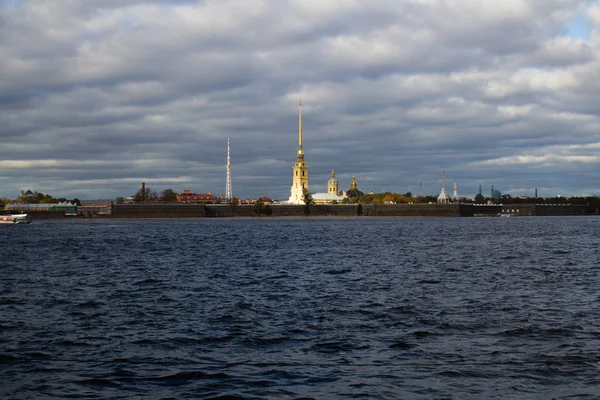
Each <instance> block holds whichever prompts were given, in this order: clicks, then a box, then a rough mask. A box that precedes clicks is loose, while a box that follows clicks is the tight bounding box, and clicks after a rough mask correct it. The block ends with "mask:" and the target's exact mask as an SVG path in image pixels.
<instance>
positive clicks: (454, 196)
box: [452, 182, 458, 201]
mask: <svg viewBox="0 0 600 400" xmlns="http://www.w3.org/2000/svg"><path fill="white" fill-rule="evenodd" d="M452 197H453V198H454V200H455V201H456V200H458V190H456V182H454V194H453V195H452Z"/></svg>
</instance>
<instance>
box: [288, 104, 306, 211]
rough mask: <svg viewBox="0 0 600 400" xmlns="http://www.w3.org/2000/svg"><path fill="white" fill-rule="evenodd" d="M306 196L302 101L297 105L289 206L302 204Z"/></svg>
mask: <svg viewBox="0 0 600 400" xmlns="http://www.w3.org/2000/svg"><path fill="white" fill-rule="evenodd" d="M305 194H308V165H306V161H304V150H303V149H302V100H300V103H299V105H298V153H297V157H296V162H295V163H294V168H293V178H292V189H291V193H290V198H289V200H288V203H289V204H304V195H305Z"/></svg>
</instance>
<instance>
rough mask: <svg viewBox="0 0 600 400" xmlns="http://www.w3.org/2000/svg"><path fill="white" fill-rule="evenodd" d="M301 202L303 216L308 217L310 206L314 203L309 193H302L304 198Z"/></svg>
mask: <svg viewBox="0 0 600 400" xmlns="http://www.w3.org/2000/svg"><path fill="white" fill-rule="evenodd" d="M302 200H304V215H306V216H309V215H310V206H311V204H313V203H314V202H315V201H314V200H313V198H312V196H311V195H310V194H309V193H304V197H303V199H302Z"/></svg>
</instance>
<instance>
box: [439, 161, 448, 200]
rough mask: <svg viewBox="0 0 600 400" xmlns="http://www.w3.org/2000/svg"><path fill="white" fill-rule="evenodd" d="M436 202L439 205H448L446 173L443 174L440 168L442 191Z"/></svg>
mask: <svg viewBox="0 0 600 400" xmlns="http://www.w3.org/2000/svg"><path fill="white" fill-rule="evenodd" d="M437 202H438V203H441V204H447V203H450V197H448V194H447V193H446V173H445V172H444V169H443V168H442V191H441V192H440V195H439V196H438V199H437Z"/></svg>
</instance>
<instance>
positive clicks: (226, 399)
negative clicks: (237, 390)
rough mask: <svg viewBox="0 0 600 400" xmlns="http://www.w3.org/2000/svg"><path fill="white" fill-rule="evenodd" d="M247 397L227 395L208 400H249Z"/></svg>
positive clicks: (208, 399)
mask: <svg viewBox="0 0 600 400" xmlns="http://www.w3.org/2000/svg"><path fill="white" fill-rule="evenodd" d="M247 399H248V398H247V397H244V396H240V395H237V394H225V395H222V396H216V397H208V398H207V399H206V400H247Z"/></svg>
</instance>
